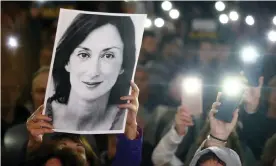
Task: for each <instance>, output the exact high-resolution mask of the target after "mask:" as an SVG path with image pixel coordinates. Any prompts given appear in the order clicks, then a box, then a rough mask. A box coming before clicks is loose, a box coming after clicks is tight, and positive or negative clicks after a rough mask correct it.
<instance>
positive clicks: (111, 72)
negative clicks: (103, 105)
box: [65, 24, 124, 100]
mask: <svg viewBox="0 0 276 166" xmlns="http://www.w3.org/2000/svg"><path fill="white" fill-rule="evenodd" d="M123 50H124V44H123V42H122V39H121V36H120V34H119V32H118V30H117V28H116V27H115V26H113V25H111V24H106V25H103V26H101V27H99V28H97V29H95V30H94V31H92V32H91V33H90V34H89V35H88V36H87V37H86V39H85V40H84V41H83V42H82V43H81V44H80V45H79V46H78V47H77V48H75V50H74V51H73V53H72V54H71V56H70V60H69V62H68V64H67V65H66V66H65V69H66V71H68V72H69V73H70V83H71V87H72V90H73V91H75V93H77V94H78V95H79V97H81V98H83V99H85V100H94V99H96V98H98V97H100V96H102V95H104V94H106V93H107V92H109V91H110V90H111V88H112V87H113V86H114V84H115V83H116V81H117V78H118V76H119V74H121V73H122V72H123V69H122V68H121V66H122V63H123Z"/></svg>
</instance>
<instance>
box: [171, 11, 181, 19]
mask: <svg viewBox="0 0 276 166" xmlns="http://www.w3.org/2000/svg"><path fill="white" fill-rule="evenodd" d="M169 15H170V17H171V18H172V19H177V18H178V17H179V11H178V10H177V9H172V10H171V11H170V13H169Z"/></svg>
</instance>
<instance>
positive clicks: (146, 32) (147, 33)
mask: <svg viewBox="0 0 276 166" xmlns="http://www.w3.org/2000/svg"><path fill="white" fill-rule="evenodd" d="M146 37H156V35H155V33H154V32H152V31H144V34H143V39H144V38H146Z"/></svg>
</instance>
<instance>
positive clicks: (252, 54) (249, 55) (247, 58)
mask: <svg viewBox="0 0 276 166" xmlns="http://www.w3.org/2000/svg"><path fill="white" fill-rule="evenodd" d="M258 57H259V53H258V51H257V50H256V49H255V48H254V47H252V46H248V47H245V48H244V49H242V51H241V58H242V60H243V62H245V63H254V62H256V60H257V59H258Z"/></svg>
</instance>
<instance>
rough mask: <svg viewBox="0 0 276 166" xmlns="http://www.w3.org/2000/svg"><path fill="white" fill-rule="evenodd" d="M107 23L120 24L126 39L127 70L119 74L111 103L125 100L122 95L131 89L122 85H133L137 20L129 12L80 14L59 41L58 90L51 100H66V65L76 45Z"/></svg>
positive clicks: (123, 39)
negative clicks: (115, 14) (124, 14)
mask: <svg viewBox="0 0 276 166" xmlns="http://www.w3.org/2000/svg"><path fill="white" fill-rule="evenodd" d="M106 24H112V25H114V26H115V27H116V28H117V30H118V32H119V34H120V36H121V39H122V41H123V43H124V50H123V63H122V68H123V69H124V72H123V73H122V74H121V75H119V76H118V79H117V81H116V83H115V85H114V86H113V88H112V89H111V93H110V97H109V104H119V103H122V101H121V100H120V97H121V96H123V95H126V94H128V93H129V89H127V88H121V87H129V86H130V80H131V79H132V73H133V69H134V64H135V60H136V58H135V52H136V50H135V29H134V24H133V22H132V20H131V18H130V16H119V17H118V16H107V15H92V14H78V15H77V16H76V17H75V18H74V20H73V22H72V23H71V25H70V26H69V27H68V28H67V30H66V31H65V33H64V34H63V36H62V38H61V39H60V41H59V43H58V46H57V48H56V53H55V61H54V66H53V73H52V74H53V79H54V86H55V94H54V95H53V96H52V97H51V100H50V101H52V100H56V101H58V102H59V103H62V104H67V102H68V98H69V94H70V90H71V84H70V79H69V73H68V72H67V71H66V70H65V68H64V67H65V65H66V64H67V63H68V62H69V59H70V56H71V54H72V52H73V51H74V50H75V48H76V47H77V46H78V45H79V44H81V43H82V42H83V41H84V40H85V38H86V37H87V36H88V35H89V34H90V33H91V32H92V31H94V30H95V29H97V28H99V27H101V26H103V25H106ZM80 25H81V26H80Z"/></svg>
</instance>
